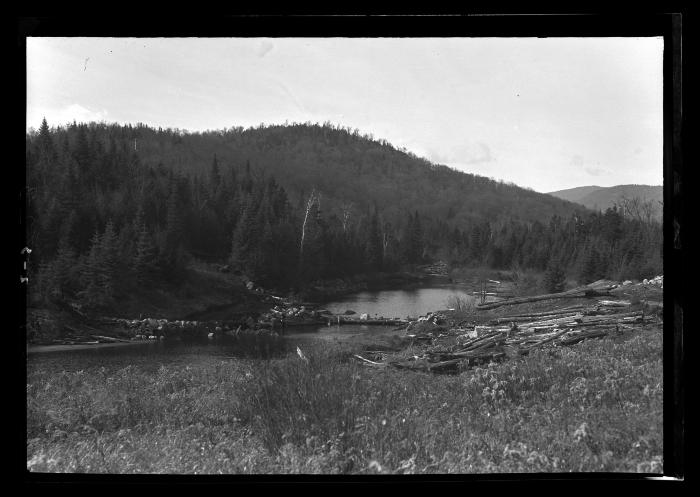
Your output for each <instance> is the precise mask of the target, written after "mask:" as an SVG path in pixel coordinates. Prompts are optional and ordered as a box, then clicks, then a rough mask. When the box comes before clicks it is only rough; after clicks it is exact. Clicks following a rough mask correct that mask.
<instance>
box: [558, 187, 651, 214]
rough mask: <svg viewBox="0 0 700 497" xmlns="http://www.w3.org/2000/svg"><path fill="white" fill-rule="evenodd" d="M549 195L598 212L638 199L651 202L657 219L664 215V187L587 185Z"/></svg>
mask: <svg viewBox="0 0 700 497" xmlns="http://www.w3.org/2000/svg"><path fill="white" fill-rule="evenodd" d="M547 194H548V195H552V196H554V197H557V198H560V199H562V200H567V201H569V202H574V203H578V204H580V205H583V206H584V207H587V208H588V209H591V210H596V211H598V210H600V211H605V210H606V209H608V208H611V207H614V206H615V205H620V203H621V202H622V201H623V200H624V199H628V200H631V199H635V198H636V199H639V200H640V201H641V202H651V204H652V206H653V208H654V209H653V211H654V217H655V218H657V219H659V218H661V216H662V213H663V208H662V202H663V186H662V185H640V184H624V185H615V186H607V187H605V186H597V185H587V186H579V187H575V188H568V189H565V190H557V191H553V192H548V193H547Z"/></svg>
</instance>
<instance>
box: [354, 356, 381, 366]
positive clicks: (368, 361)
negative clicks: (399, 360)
mask: <svg viewBox="0 0 700 497" xmlns="http://www.w3.org/2000/svg"><path fill="white" fill-rule="evenodd" d="M353 357H355V358H357V359H359V360H360V361H362V363H363V364H366V365H368V366H373V367H375V368H385V367H386V366H387V363H384V362H374V361H370V360H369V359H365V358H364V357H362V356H360V355H357V354H355V355H354V356H353Z"/></svg>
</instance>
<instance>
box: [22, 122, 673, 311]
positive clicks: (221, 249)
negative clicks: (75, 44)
mask: <svg viewBox="0 0 700 497" xmlns="http://www.w3.org/2000/svg"><path fill="white" fill-rule="evenodd" d="M26 173H27V174H26V182H27V184H26V186H27V189H26V191H27V206H26V208H27V210H26V212H27V215H26V221H27V245H28V246H29V247H31V248H32V249H33V252H32V257H31V264H30V266H29V271H30V273H29V277H30V297H31V298H32V299H33V300H34V303H37V304H38V303H40V302H42V303H47V302H51V301H77V302H80V303H81V304H83V305H85V306H86V307H92V308H95V309H99V308H104V307H109V306H111V305H113V304H114V303H115V302H116V301H117V300H118V299H119V297H120V295H124V294H126V293H128V292H132V291H133V290H134V289H135V288H140V287H148V286H157V285H159V284H162V283H164V282H168V283H175V284H176V283H177V282H178V281H180V280H182V279H183V278H186V274H187V267H188V265H189V262H190V261H191V260H193V259H199V260H204V261H209V262H217V263H220V264H226V265H229V266H230V267H231V269H232V270H234V271H235V270H238V271H241V272H242V273H244V274H246V275H248V276H249V277H250V278H252V279H253V280H255V281H256V282H258V283H259V284H261V285H263V286H264V287H268V288H276V289H280V290H288V289H298V288H302V287H304V285H307V284H309V283H311V282H313V281H316V280H319V279H328V278H342V277H346V276H351V275H354V274H358V273H364V272H371V271H386V272H391V271H395V270H399V269H401V268H404V267H406V266H407V265H412V264H420V263H425V262H429V261H431V260H436V259H442V260H445V261H447V262H449V263H451V264H453V265H459V266H472V267H484V266H487V267H490V268H496V269H510V268H513V267H519V268H524V269H533V270H536V271H547V273H548V274H549V275H552V274H554V275H569V276H571V277H574V278H576V279H579V280H581V281H586V282H587V281H593V280H596V279H599V278H602V277H609V278H615V279H624V278H631V279H635V278H637V279H638V278H644V277H648V276H653V275H655V274H659V273H661V272H662V253H661V247H662V238H661V237H662V232H661V231H662V230H661V226H660V224H658V223H657V222H654V221H650V220H649V219H645V218H644V217H643V216H639V215H636V214H635V211H634V210H633V209H629V208H626V207H629V206H621V207H620V208H613V209H608V210H606V211H605V212H593V211H587V210H585V209H583V208H582V207H580V206H577V205H574V204H571V203H569V202H566V201H563V200H560V199H557V198H554V197H551V196H548V195H544V194H539V193H536V192H533V191H531V190H527V189H523V188H519V187H517V186H515V185H511V184H504V183H502V182H497V181H494V180H491V179H488V178H484V177H479V176H475V175H471V174H465V173H462V172H459V171H456V170H453V169H450V168H448V167H445V166H440V165H435V164H431V163H430V162H428V161H426V160H424V159H421V158H418V157H416V156H415V155H413V154H411V153H408V152H406V151H404V150H398V149H396V148H394V147H393V146H392V145H390V144H389V143H387V142H386V141H383V140H377V139H374V138H373V137H371V136H366V135H360V134H359V132H358V131H357V130H351V129H346V128H341V127H337V126H332V125H330V124H324V125H311V124H294V125H289V126H259V127H256V128H247V129H243V128H231V129H228V130H223V131H212V132H204V133H189V132H183V131H180V130H173V129H153V128H150V127H147V126H144V125H137V126H130V125H127V126H122V125H109V124H103V123H102V124H97V123H90V124H78V123H73V124H72V125H68V126H65V127H54V128H50V127H49V125H48V124H47V123H46V121H44V122H43V123H42V126H41V128H40V129H39V130H36V131H35V130H30V132H29V133H28V134H27V140H26ZM550 279H552V281H554V282H556V281H558V280H561V278H560V277H559V276H557V277H554V278H550ZM553 285H554V283H553Z"/></svg>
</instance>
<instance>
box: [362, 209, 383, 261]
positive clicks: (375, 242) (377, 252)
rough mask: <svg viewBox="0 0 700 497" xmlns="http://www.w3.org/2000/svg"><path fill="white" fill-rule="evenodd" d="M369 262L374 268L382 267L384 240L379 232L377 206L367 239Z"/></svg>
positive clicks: (371, 219)
mask: <svg viewBox="0 0 700 497" xmlns="http://www.w3.org/2000/svg"><path fill="white" fill-rule="evenodd" d="M366 253H367V263H368V265H369V267H370V268H371V269H372V270H375V271H381V269H382V241H381V233H380V232H379V219H378V215H377V210H376V208H375V211H374V214H373V215H372V217H371V218H370V222H369V233H368V239H367V247H366Z"/></svg>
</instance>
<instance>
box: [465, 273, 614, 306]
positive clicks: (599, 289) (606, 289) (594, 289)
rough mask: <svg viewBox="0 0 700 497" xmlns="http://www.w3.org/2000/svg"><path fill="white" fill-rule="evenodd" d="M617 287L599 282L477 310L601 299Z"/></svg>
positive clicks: (487, 303)
mask: <svg viewBox="0 0 700 497" xmlns="http://www.w3.org/2000/svg"><path fill="white" fill-rule="evenodd" d="M617 286H618V285H617V284H615V283H613V282H611V281H607V280H598V281H596V282H594V283H591V284H590V285H586V286H581V287H578V288H574V289H573V290H568V291H566V292H559V293H546V294H544V295H534V296H531V297H518V298H514V299H506V300H499V301H498V302H486V303H482V304H479V305H478V306H477V307H476V308H477V309H479V310H489V309H495V308H497V307H501V306H504V305H514V304H525V303H529V302H537V301H540V300H552V299H563V298H576V297H600V296H604V295H610V290H613V289H615V288H617Z"/></svg>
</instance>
